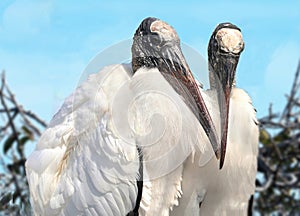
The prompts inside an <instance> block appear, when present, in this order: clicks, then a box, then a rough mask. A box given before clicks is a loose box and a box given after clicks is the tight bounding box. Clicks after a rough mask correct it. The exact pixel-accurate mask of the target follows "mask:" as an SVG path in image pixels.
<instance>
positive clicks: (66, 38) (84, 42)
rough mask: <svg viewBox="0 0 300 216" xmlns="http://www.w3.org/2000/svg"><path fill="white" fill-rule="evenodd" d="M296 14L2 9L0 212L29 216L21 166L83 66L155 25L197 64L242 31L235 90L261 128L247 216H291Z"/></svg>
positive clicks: (227, 7) (271, 9)
mask: <svg viewBox="0 0 300 216" xmlns="http://www.w3.org/2000/svg"><path fill="white" fill-rule="evenodd" d="M299 8H300V2H298V3H296V1H285V2H283V1H282V2H274V1H264V2H263V3H262V2H260V1H244V2H241V1H239V2H238V1H202V2H200V1H184V2H181V1H164V2H161V1H158V0H152V1H141V0H139V1H130V2H129V1H128V2H124V1H114V2H108V1H106V2H105V1H101V2H100V1H92V0H87V1H81V2H75V1H69V0H65V1H58V0H47V1H44V0H42V1H34V0H17V1H9V0H2V1H0V69H1V70H3V74H2V82H1V83H2V87H1V98H2V99H1V107H0V111H1V118H0V139H1V140H0V141H1V143H0V158H1V161H0V177H1V179H0V212H3V214H7V213H9V214H19V213H20V212H21V213H22V214H29V212H30V207H26V205H27V204H26V203H28V191H26V188H27V183H26V179H25V178H24V169H23V166H24V161H25V159H26V157H27V155H28V154H29V153H30V152H31V151H32V150H33V148H34V146H35V144H36V140H37V139H38V137H39V135H40V133H41V132H42V131H43V129H44V128H45V126H46V125H47V123H48V122H49V121H50V119H51V117H52V116H53V115H54V113H55V111H57V109H58V108H59V106H60V105H61V103H62V102H63V100H64V98H65V97H67V96H68V95H69V94H70V93H71V92H72V91H73V90H74V88H75V87H76V86H77V84H78V82H79V80H80V78H81V76H82V73H83V71H85V69H86V66H87V65H88V64H89V63H90V62H91V60H92V59H93V58H94V57H95V56H97V54H99V53H101V52H102V51H103V50H106V49H107V48H109V47H111V46H114V45H115V44H119V43H122V42H123V41H128V40H131V38H132V37H133V34H134V31H135V29H136V28H137V26H138V25H139V23H140V22H141V21H142V20H143V19H144V18H146V17H149V16H154V17H157V18H160V19H162V20H164V21H166V22H168V23H169V24H171V25H172V26H173V27H174V28H175V29H176V30H177V32H178V34H179V36H180V38H181V42H182V43H184V44H185V45H186V46H188V47H191V48H193V49H194V50H196V51H197V52H198V53H200V55H201V56H202V57H203V58H204V59H207V45H208V41H209V38H210V35H211V33H212V31H213V30H214V28H215V27H216V25H217V24H218V23H221V22H228V21H229V22H232V23H234V24H236V25H237V26H239V27H240V28H241V30H242V33H243V36H244V41H245V50H244V52H243V54H242V56H241V59H240V63H239V66H238V70H237V85H238V87H240V88H243V89H245V90H246V91H247V92H248V93H249V94H250V96H251V97H252V100H253V104H254V107H255V108H256V109H257V116H258V118H259V119H260V120H261V123H262V124H261V139H260V140H261V144H260V147H261V150H260V159H259V169H260V170H259V171H260V173H259V175H258V180H257V187H258V190H257V193H256V195H255V196H254V209H255V210H254V212H255V214H257V215H260V214H264V213H274V214H278V215H280V214H289V213H295V214H298V215H299V214H300V204H299V203H300V192H299V187H300V185H299V181H298V178H299V177H300V174H299V171H298V170H299V166H300V165H299V160H300V153H299V142H300V141H299V139H300V138H299V137H300V135H299V127H300V126H299V121H300V115H299V104H300V102H299V91H300V90H299V79H298V78H297V77H296V76H295V75H296V72H297V71H299V70H300V69H299V66H298V64H299V59H300V22H299V21H300V10H299ZM129 44H130V43H129ZM128 53H129V55H128V58H130V50H128ZM124 60H126V59H124ZM187 60H188V62H189V59H187ZM107 61H108V62H109V59H108V60H107ZM190 61H191V60H190ZM115 63H120V62H115ZM297 68H298V69H297ZM4 71H5V73H4ZM4 74H5V76H4ZM204 83H205V82H204ZM205 87H208V86H205ZM270 104H272V106H271V108H270ZM285 155H286V157H285ZM276 181H278V182H276ZM252 213H253V212H251V210H249V214H252ZM0 215H1V213H0Z"/></svg>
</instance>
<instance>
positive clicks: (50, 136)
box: [26, 18, 220, 216]
mask: <svg viewBox="0 0 300 216" xmlns="http://www.w3.org/2000/svg"><path fill="white" fill-rule="evenodd" d="M157 113H160V116H161V117H162V118H160V120H162V121H159V122H160V123H161V124H152V120H153V119H154V120H155V118H153V116H155V114H157ZM199 122H200V124H199ZM201 125H202V126H203V128H204V131H203V132H202V133H199V134H198V131H199V130H201V128H202V127H201ZM199 128H200V129H199ZM202 130H203V129H202ZM149 131H150V132H149ZM203 134H204V136H208V139H209V140H210V143H211V144H212V147H213V148H212V149H213V150H212V151H213V152H214V154H215V155H216V156H217V157H219V155H220V152H219V149H218V144H217V141H218V138H217V135H216V131H215V128H214V125H213V123H212V120H211V118H210V115H209V113H208V110H207V108H206V106H205V104H204V102H203V98H202V96H201V94H200V91H199V89H198V87H197V84H196V82H195V80H194V77H193V76H192V74H191V72H190V70H189V68H188V66H187V64H186V62H185V59H184V57H183V54H182V52H181V49H180V41H179V38H178V36H177V33H176V31H175V30H174V29H173V28H172V27H171V26H169V25H168V24H167V23H165V22H163V21H161V20H158V19H156V18H147V19H145V20H144V21H143V22H142V23H141V25H140V26H139V28H138V29H137V31H136V33H135V35H134V40H133V46H132V67H131V66H130V65H126V64H120V65H111V66H107V67H105V68H103V69H102V70H101V71H100V72H99V73H96V74H92V75H90V76H89V77H88V79H87V80H86V81H85V82H83V83H82V84H81V85H80V86H79V87H78V88H77V89H76V90H75V91H74V92H73V94H72V95H71V96H69V97H68V98H67V99H66V100H65V102H64V104H63V105H62V107H61V108H60V110H59V111H58V112H57V113H56V114H55V116H54V117H53V119H52V120H51V122H50V124H49V126H48V128H47V129H46V131H45V132H44V133H43V134H42V136H41V138H40V140H39V142H38V144H37V146H36V149H35V150H34V152H33V153H32V154H31V155H30V156H29V158H28V160H27V162H26V172H27V178H28V183H29V187H30V195H31V204H32V207H33V212H34V214H35V215H114V216H116V215H126V214H128V213H129V212H130V213H129V214H130V215H137V213H138V211H141V212H142V213H143V214H145V215H155V214H156V213H157V214H158V215H169V208H171V207H172V206H173V205H174V204H176V202H178V200H177V198H178V196H180V181H181V175H182V162H183V161H184V160H185V159H186V157H187V156H188V155H189V153H190V151H191V149H193V146H192V144H193V143H199V141H200V140H202V139H203V137H202V135H203ZM209 147H210V148H211V146H210V145H209ZM204 148H205V147H203V146H202V150H203V151H204ZM142 180H143V181H145V183H144V184H143V183H142ZM142 191H143V192H142ZM141 196H142V197H141ZM140 205H141V208H140V210H139V206H140Z"/></svg>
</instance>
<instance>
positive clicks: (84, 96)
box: [26, 65, 139, 215]
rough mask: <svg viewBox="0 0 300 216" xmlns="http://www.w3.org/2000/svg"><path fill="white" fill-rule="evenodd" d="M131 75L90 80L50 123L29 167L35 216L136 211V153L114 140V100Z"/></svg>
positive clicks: (116, 69) (111, 73)
mask: <svg viewBox="0 0 300 216" xmlns="http://www.w3.org/2000/svg"><path fill="white" fill-rule="evenodd" d="M130 76H131V71H130V67H129V68H128V67H125V66H124V65H113V66H110V67H106V68H104V69H103V70H102V71H101V72H100V73H97V74H93V75H90V76H89V78H88V80H87V81H86V82H84V83H83V84H82V85H81V86H79V87H78V88H77V89H76V91H75V92H74V93H73V94H72V95H71V96H70V97H68V98H67V99H66V100H65V102H64V104H63V106H62V108H61V109H60V110H59V111H58V113H57V114H56V115H55V116H54V118H53V119H52V120H51V122H50V125H49V127H48V128H47V129H46V131H45V132H44V133H43V135H42V137H41V138H40V140H39V142H38V144H37V147H36V150H35V151H34V152H33V153H32V154H31V155H30V157H29V158H28V160H27V162H26V169H27V178H28V182H29V186H30V194H31V203H32V206H33V211H34V213H35V214H36V215H126V214H127V213H128V212H129V211H130V210H132V209H133V208H134V204H135V198H136V195H137V186H136V178H137V176H138V165H139V163H138V153H137V149H136V147H135V146H134V145H128V143H126V142H124V140H122V139H120V137H118V136H115V131H114V128H113V127H112V121H111V120H112V119H111V103H112V99H113V97H111V96H112V95H114V94H115V93H116V91H117V90H118V88H119V87H120V86H121V85H122V84H123V83H124V82H127V81H128V80H129V78H130ZM124 176H126V178H124Z"/></svg>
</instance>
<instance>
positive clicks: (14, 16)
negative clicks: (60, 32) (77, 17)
mask: <svg viewBox="0 0 300 216" xmlns="http://www.w3.org/2000/svg"><path fill="white" fill-rule="evenodd" d="M51 11H52V3H51V1H30V0H17V1H15V2H13V3H12V4H11V5H9V6H8V7H7V8H6V10H5V11H4V13H3V16H2V24H3V27H2V28H3V30H5V31H9V32H10V33H12V34H13V33H26V34H36V33H38V32H39V31H40V28H41V27H42V26H44V25H47V24H49V23H50V15H51Z"/></svg>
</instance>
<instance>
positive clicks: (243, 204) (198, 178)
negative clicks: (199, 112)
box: [171, 23, 258, 216]
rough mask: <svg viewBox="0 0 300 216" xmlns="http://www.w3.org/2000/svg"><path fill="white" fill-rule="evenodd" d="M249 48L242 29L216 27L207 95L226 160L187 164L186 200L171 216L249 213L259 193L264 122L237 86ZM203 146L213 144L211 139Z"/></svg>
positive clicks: (198, 157) (198, 156) (196, 157)
mask: <svg viewBox="0 0 300 216" xmlns="http://www.w3.org/2000/svg"><path fill="white" fill-rule="evenodd" d="M243 49H244V41H243V38H242V34H241V30H240V29H239V28H238V27H237V26H235V25H233V24H231V23H222V24H219V25H218V26H217V27H216V29H215V30H214V32H213V34H212V36H211V38H210V41H209V45H208V61H209V63H208V64H209V76H210V89H209V90H207V91H203V92H202V95H203V98H204V100H205V103H206V105H207V107H208V110H209V112H210V113H211V115H212V119H213V121H214V123H215V125H216V129H217V132H218V133H219V137H221V159H220V161H217V160H216V159H215V158H214V157H212V155H213V152H210V153H206V155H203V154H202V153H201V152H195V153H194V154H193V155H192V156H191V157H190V159H188V160H187V161H186V162H185V165H184V171H183V183H182V190H183V196H182V198H181V199H180V200H179V206H178V207H175V209H174V211H173V212H172V213H171V215H176V216H179V215H199V213H200V215H246V214H247V206H248V200H249V199H250V197H251V195H252V194H253V193H254V191H255V179H256V173H257V154H258V122H257V119H256V112H255V109H254V108H253V106H252V102H251V99H250V97H249V96H248V94H247V93H246V92H245V91H243V90H242V89H239V88H237V87H236V82H235V73H236V67H237V64H238V61H239V57H240V54H241V52H242V51H243ZM202 142H206V143H207V145H209V141H208V140H207V138H205V137H204V140H203V141H202ZM226 143H227V147H226ZM226 148H227V151H226ZM209 150H210V149H209ZM225 152H226V159H225ZM203 158H204V159H203ZM224 159H225V160H224ZM223 165H224V166H223ZM222 167H223V168H222ZM221 168H222V169H221ZM199 211H200V212H199Z"/></svg>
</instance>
